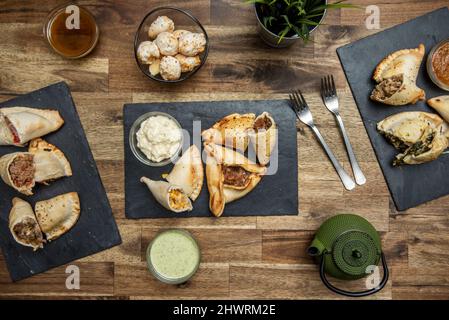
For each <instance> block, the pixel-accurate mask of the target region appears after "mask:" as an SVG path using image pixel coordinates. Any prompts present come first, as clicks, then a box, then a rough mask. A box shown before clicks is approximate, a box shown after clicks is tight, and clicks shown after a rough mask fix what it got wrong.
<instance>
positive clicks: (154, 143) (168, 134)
mask: <svg viewBox="0 0 449 320" xmlns="http://www.w3.org/2000/svg"><path fill="white" fill-rule="evenodd" d="M136 137H137V147H138V148H139V149H140V151H142V153H143V154H144V155H145V156H146V157H147V158H148V160H150V161H153V162H161V161H163V160H166V159H170V158H172V157H173V156H174V155H175V154H176V153H177V152H179V148H180V146H181V142H182V132H181V129H180V127H179V125H178V124H177V123H176V122H175V121H174V120H173V119H171V118H169V117H166V116H163V115H156V116H151V117H149V118H148V119H146V120H145V121H143V122H142V124H141V125H140V129H139V131H137V133H136Z"/></svg>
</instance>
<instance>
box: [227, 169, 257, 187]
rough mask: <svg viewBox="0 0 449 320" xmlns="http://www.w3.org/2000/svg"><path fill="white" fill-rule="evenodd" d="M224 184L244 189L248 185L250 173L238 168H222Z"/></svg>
mask: <svg viewBox="0 0 449 320" xmlns="http://www.w3.org/2000/svg"><path fill="white" fill-rule="evenodd" d="M223 175H224V184H227V185H231V186H236V187H244V186H246V185H247V184H248V182H249V178H250V176H251V172H248V171H246V170H245V169H243V168H242V167H238V166H223Z"/></svg>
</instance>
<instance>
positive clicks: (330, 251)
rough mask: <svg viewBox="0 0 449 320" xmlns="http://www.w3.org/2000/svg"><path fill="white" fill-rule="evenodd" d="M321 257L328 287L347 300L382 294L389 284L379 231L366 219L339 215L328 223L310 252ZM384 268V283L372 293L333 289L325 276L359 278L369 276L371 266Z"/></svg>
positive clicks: (318, 232)
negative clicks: (380, 264)
mask: <svg viewBox="0 0 449 320" xmlns="http://www.w3.org/2000/svg"><path fill="white" fill-rule="evenodd" d="M307 251H308V254H309V255H311V256H313V257H316V258H319V260H320V277H321V280H322V281H323V283H324V284H325V285H326V287H327V288H329V289H330V290H332V291H334V292H335V293H338V294H341V295H345V296H348V297H363V296H367V295H370V294H373V293H376V292H378V291H380V290H381V289H382V288H383V287H384V286H385V285H386V283H387V281H388V275H389V272H388V266H387V262H386V261H385V256H384V254H383V252H382V247H381V241H380V237H379V234H378V233H377V231H376V229H374V227H373V226H372V225H371V224H370V223H369V222H368V221H367V220H365V219H364V218H362V217H360V216H357V215H354V214H339V215H336V216H334V217H332V218H330V219H328V220H326V221H325V222H324V223H323V224H322V225H321V227H320V228H319V229H318V231H317V233H316V235H315V239H314V240H313V241H312V244H311V245H310V247H309V248H308V249H307ZM380 259H382V265H383V269H384V272H383V278H382V281H381V282H380V283H379V284H378V285H377V286H376V287H375V288H372V289H370V290H365V291H359V292H351V291H345V290H342V289H339V288H336V287H334V286H333V285H332V284H331V283H330V282H329V281H328V279H327V278H326V274H328V275H330V276H332V277H335V278H337V279H343V280H355V279H360V278H363V277H365V276H367V275H368V274H369V272H368V273H367V271H368V268H369V267H370V266H377V265H378V264H379V261H380Z"/></svg>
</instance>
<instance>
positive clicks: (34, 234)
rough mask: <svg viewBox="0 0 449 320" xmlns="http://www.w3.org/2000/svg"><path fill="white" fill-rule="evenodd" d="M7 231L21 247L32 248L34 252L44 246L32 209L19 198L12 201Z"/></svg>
mask: <svg viewBox="0 0 449 320" xmlns="http://www.w3.org/2000/svg"><path fill="white" fill-rule="evenodd" d="M9 230H10V231H11V234H12V236H13V237H14V240H16V241H17V243H20V244H21V245H24V246H27V247H32V248H33V249H34V250H37V249H39V248H43V246H44V243H45V240H44V239H43V235H42V231H41V228H40V226H39V224H38V222H37V220H36V216H35V215H34V212H33V209H32V208H31V205H30V204H29V203H28V202H26V201H24V200H22V199H20V198H13V199H12V208H11V211H10V212H9Z"/></svg>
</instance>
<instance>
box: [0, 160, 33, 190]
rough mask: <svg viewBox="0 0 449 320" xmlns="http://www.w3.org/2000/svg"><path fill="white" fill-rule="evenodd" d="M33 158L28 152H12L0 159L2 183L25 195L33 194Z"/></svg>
mask: <svg viewBox="0 0 449 320" xmlns="http://www.w3.org/2000/svg"><path fill="white" fill-rule="evenodd" d="M33 158H34V156H33V154H32V153H29V152H14V153H10V154H5V155H4V156H2V157H1V158H0V175H1V177H2V179H3V181H4V182H5V183H6V184H7V185H9V186H11V187H13V188H14V189H16V190H17V191H18V192H20V193H23V194H25V195H32V194H33V187H34V185H35V180H34V175H35V171H36V168H35V165H34V159H33Z"/></svg>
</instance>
